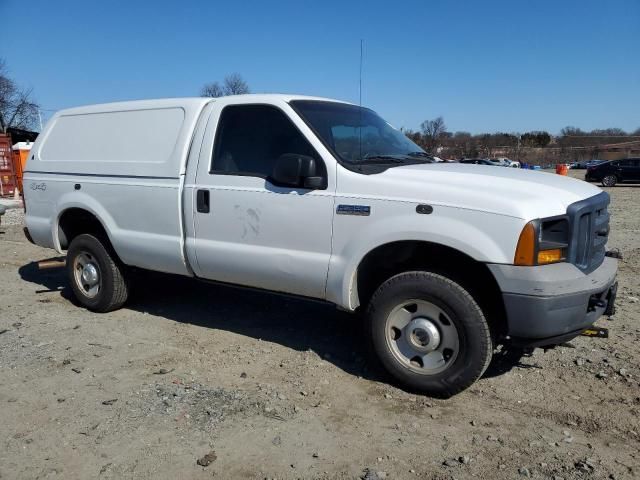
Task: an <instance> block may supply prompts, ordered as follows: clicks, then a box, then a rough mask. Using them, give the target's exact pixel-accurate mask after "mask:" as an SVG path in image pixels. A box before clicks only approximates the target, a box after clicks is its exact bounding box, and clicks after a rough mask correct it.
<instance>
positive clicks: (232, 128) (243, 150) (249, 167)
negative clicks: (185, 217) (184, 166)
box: [210, 105, 325, 178]
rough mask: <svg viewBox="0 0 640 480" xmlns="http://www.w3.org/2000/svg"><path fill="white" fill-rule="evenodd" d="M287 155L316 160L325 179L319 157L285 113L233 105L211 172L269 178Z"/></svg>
mask: <svg viewBox="0 0 640 480" xmlns="http://www.w3.org/2000/svg"><path fill="white" fill-rule="evenodd" d="M285 153H293V154H299V155H307V156H310V157H313V158H314V159H315V160H316V165H317V166H318V167H319V168H320V174H321V175H323V176H325V173H324V164H323V162H322V160H321V159H320V157H319V155H318V154H317V153H316V151H315V150H314V148H313V147H312V146H311V145H310V144H309V142H308V141H307V139H306V138H305V137H304V136H303V135H302V133H300V131H299V130H298V129H297V128H296V126H295V125H294V124H293V123H292V122H291V120H290V119H289V118H288V117H287V116H286V114H285V113H284V112H282V111H281V110H280V109H278V108H276V107H273V106H269V105H231V106H228V107H225V108H224V109H223V110H222V114H221V116H220V121H219V125H218V129H217V133H216V140H215V145H214V147H213V161H212V165H211V169H210V173H215V174H222V175H244V176H252V177H261V178H267V177H269V176H270V175H271V174H272V172H273V167H274V165H275V163H276V160H277V159H278V158H279V157H280V156H281V155H284V154H285Z"/></svg>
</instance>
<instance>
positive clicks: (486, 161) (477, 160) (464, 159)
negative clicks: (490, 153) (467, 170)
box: [460, 158, 496, 167]
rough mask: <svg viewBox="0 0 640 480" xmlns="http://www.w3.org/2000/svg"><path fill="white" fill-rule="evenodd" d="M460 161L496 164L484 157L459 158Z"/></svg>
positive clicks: (476, 163)
mask: <svg viewBox="0 0 640 480" xmlns="http://www.w3.org/2000/svg"><path fill="white" fill-rule="evenodd" d="M460 163H473V164H475V165H492V166H494V167H495V166H496V164H495V163H493V162H492V161H491V160H487V159H486V158H463V159H462V160H460Z"/></svg>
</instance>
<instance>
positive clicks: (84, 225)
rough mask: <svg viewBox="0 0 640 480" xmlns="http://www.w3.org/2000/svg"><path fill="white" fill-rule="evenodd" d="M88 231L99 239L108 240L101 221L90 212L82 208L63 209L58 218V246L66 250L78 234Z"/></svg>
mask: <svg viewBox="0 0 640 480" xmlns="http://www.w3.org/2000/svg"><path fill="white" fill-rule="evenodd" d="M83 233H90V234H93V235H95V236H96V237H98V238H100V239H101V240H106V241H107V242H108V241H109V236H108V235H107V231H106V230H105V228H104V227H103V226H102V223H101V222H100V220H98V218H97V217H96V216H95V215H94V214H93V213H91V212H89V211H87V210H84V209H82V208H69V209H67V210H65V211H64V212H63V213H62V215H60V219H59V220H58V240H59V242H60V248H61V249H62V250H66V249H67V248H69V245H70V244H71V242H72V241H73V239H74V238H76V237H77V236H78V235H81V234H83Z"/></svg>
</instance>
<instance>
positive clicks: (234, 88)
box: [224, 73, 249, 95]
mask: <svg viewBox="0 0 640 480" xmlns="http://www.w3.org/2000/svg"><path fill="white" fill-rule="evenodd" d="M224 93H225V95H242V94H244V93H249V85H248V84H247V82H245V81H244V78H242V76H241V75H240V74H239V73H232V74H231V75H227V76H226V77H225V78H224Z"/></svg>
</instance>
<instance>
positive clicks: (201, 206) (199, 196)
mask: <svg viewBox="0 0 640 480" xmlns="http://www.w3.org/2000/svg"><path fill="white" fill-rule="evenodd" d="M196 209H197V210H198V212H200V213H209V190H198V192H197V193H196Z"/></svg>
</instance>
